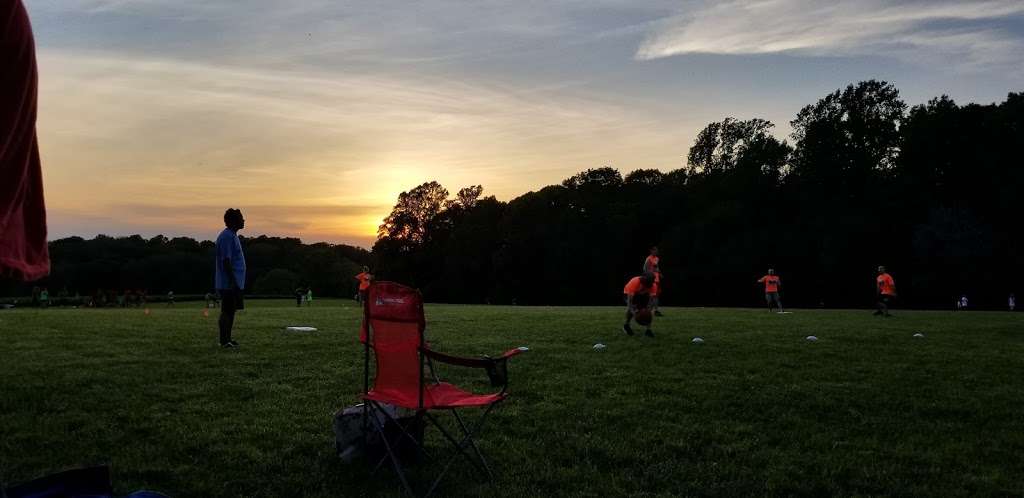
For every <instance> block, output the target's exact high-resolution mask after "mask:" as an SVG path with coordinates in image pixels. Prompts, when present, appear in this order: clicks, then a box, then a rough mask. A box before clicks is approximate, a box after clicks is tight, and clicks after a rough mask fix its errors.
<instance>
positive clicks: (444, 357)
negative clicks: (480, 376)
mask: <svg viewBox="0 0 1024 498" xmlns="http://www.w3.org/2000/svg"><path fill="white" fill-rule="evenodd" d="M420 351H422V352H423V355H424V356H426V357H427V358H430V359H431V360H437V361H439V362H441V363H447V364H449V365H456V366H460V367H470V368H487V367H488V366H490V365H491V363H492V362H493V361H494V360H492V359H490V358H486V357H485V358H466V357H463V356H452V355H450V354H444V353H440V352H438V351H434V350H433V349H428V348H425V347H424V348H420Z"/></svg>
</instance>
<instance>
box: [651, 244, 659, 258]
mask: <svg viewBox="0 0 1024 498" xmlns="http://www.w3.org/2000/svg"><path fill="white" fill-rule="evenodd" d="M657 255H658V246H651V256H657Z"/></svg>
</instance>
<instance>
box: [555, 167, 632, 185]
mask: <svg viewBox="0 0 1024 498" xmlns="http://www.w3.org/2000/svg"><path fill="white" fill-rule="evenodd" d="M620 185H622V174H621V173H619V171H618V170H616V169H615V168H612V167H608V166H606V167H603V168H596V169H588V170H586V171H584V172H582V173H579V174H576V175H573V176H571V177H569V178H567V179H565V181H563V182H562V186H563V187H566V188H570V189H580V188H616V187H619V186H620Z"/></svg>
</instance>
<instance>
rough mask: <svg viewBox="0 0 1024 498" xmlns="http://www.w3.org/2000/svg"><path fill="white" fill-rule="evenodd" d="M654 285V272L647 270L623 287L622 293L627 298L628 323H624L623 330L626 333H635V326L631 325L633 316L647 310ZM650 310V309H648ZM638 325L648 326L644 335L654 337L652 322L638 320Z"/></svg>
mask: <svg viewBox="0 0 1024 498" xmlns="http://www.w3.org/2000/svg"><path fill="white" fill-rule="evenodd" d="M652 287H654V274H653V273H650V272H645V273H644V274H643V275H640V276H639V277H633V278H632V279H630V280H629V282H627V283H626V287H625V288H623V289H622V293H623V294H625V298H626V323H624V324H622V331H623V332H625V333H626V335H633V328H632V327H630V326H629V323H630V322H631V321H633V317H635V316H636V315H637V313H638V312H639V311H641V310H647V306H648V305H649V304H650V301H651V288H652ZM648 311H649V310H648ZM637 324H638V325H642V326H644V327H646V330H644V335H645V336H647V337H654V332H651V324H650V323H647V324H643V323H640V322H639V321H637Z"/></svg>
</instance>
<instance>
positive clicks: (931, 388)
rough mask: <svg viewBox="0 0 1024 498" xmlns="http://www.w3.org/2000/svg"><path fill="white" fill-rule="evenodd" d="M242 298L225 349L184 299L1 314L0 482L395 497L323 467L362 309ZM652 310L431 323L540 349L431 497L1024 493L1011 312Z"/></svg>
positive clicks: (444, 312) (1016, 343)
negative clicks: (95, 468) (468, 460)
mask: <svg viewBox="0 0 1024 498" xmlns="http://www.w3.org/2000/svg"><path fill="white" fill-rule="evenodd" d="M248 304H249V309H248V310H246V311H245V313H244V314H241V315H239V317H238V319H237V324H236V333H235V337H236V339H238V340H239V341H240V342H241V343H242V348H241V349H240V350H238V351H223V350H220V349H219V348H217V347H216V334H217V333H216V314H215V313H216V312H214V313H211V315H210V317H208V318H205V317H203V316H202V314H201V308H200V307H199V306H200V305H199V304H194V303H186V304H179V305H178V306H177V307H175V308H167V307H164V306H163V305H157V306H153V308H152V310H153V312H152V314H151V315H149V316H146V315H144V314H143V313H142V312H141V311H139V310H135V309H131V310H86V309H77V310H76V309H50V310H7V311H0V478H3V479H5V480H6V481H8V482H9V483H10V482H19V481H23V480H27V479H31V478H33V477H36V476H38V475H41V474H44V473H47V472H52V471H57V470H60V469H63V468H67V467H71V466H76V465H81V464H88V463H109V464H111V465H112V466H113V471H114V478H115V485H116V487H117V489H118V491H119V492H127V491H130V490H133V489H139V488H149V489H155V490H159V491H163V492H165V493H168V494H171V495H174V496H268V497H270V496H324V497H327V496H354V495H363V494H369V495H375V494H376V495H382V496H391V495H398V494H399V488H398V484H397V483H398V481H397V479H396V478H395V477H394V474H393V473H392V472H390V471H387V472H383V473H381V474H379V475H378V476H377V478H376V479H369V478H368V477H367V472H366V470H365V468H364V467H363V466H360V465H354V466H346V465H343V464H341V463H340V462H339V461H338V459H337V458H336V457H335V455H334V453H333V450H334V448H333V435H332V432H331V417H332V414H333V412H334V411H335V410H336V409H338V408H341V407H344V406H347V405H351V404H353V403H354V402H356V398H357V395H358V393H359V392H360V389H361V387H362V380H361V379H362V349H361V348H360V347H359V346H358V345H357V342H356V335H357V328H358V323H359V313H358V310H357V308H355V307H354V305H353V303H352V302H351V301H328V300H318V301H316V303H315V306H314V307H312V308H302V309H297V308H295V307H294V306H292V305H290V304H289V303H288V302H286V301H274V302H267V301H263V302H260V301H251V302H249V303H248ZM665 312H666V314H667V315H668V316H667V317H666V318H664V319H659V320H658V321H657V322H656V323H655V326H656V327H655V331H656V332H657V333H658V336H657V338H655V339H645V338H643V337H631V338H628V337H625V336H624V335H622V334H621V332H618V331H617V327H618V325H619V322H620V318H621V310H620V309H619V308H608V307H593V308H523V307H497V306H446V305H431V306H428V309H427V318H428V326H427V334H428V337H429V338H432V339H433V340H434V341H435V342H437V343H438V344H439V347H438V349H441V350H445V351H450V352H453V353H458V354H465V355H475V354H480V353H491V354H493V353H500V352H502V351H504V350H505V349H507V348H509V347H512V346H520V345H526V346H529V347H530V349H531V351H530V352H529V353H527V354H525V355H522V356H519V357H517V358H515V359H514V360H513V361H512V364H511V381H512V383H511V392H512V397H511V398H510V400H509V401H508V402H507V403H506V404H505V405H504V406H501V407H500V408H499V409H498V410H497V411H496V412H495V413H494V414H493V415H492V419H491V421H490V422H491V424H490V426H489V427H488V428H487V429H486V430H485V434H484V436H483V437H482V439H481V443H482V447H483V450H484V452H485V453H487V454H488V455H489V456H490V457H491V459H492V461H493V462H494V463H495V467H496V470H497V473H498V478H497V482H496V484H495V485H494V486H493V487H490V486H488V485H486V484H481V483H480V481H479V480H477V479H476V478H475V477H474V476H473V475H472V474H471V473H470V472H469V471H468V467H467V466H463V467H462V468H464V469H466V470H465V471H462V472H461V473H459V474H456V475H455V476H453V477H452V478H450V479H449V480H447V481H446V484H445V485H444V486H443V488H442V492H443V494H444V495H454V496H460V495H461V496H477V495H483V494H485V493H487V494H493V495H496V496H536V497H545V496H623V495H633V496H682V495H693V496H739V495H813V496H822V495H861V496H863V495H902V496H938V495H962V496H981V495H1021V494H1024V458H1022V457H1021V455H1024V415H1022V413H1024V375H1022V372H1024V330H1022V325H1024V315H1011V314H1009V313H951V312H950V313H944V312H897V313H898V316H896V317H894V318H891V319H888V320H886V319H880V318H874V317H872V316H870V313H869V312H865V311H805V310H795V312H794V313H793V314H790V315H774V314H768V313H766V312H763V311H760V310H743V309H686V308H674V309H667V310H665ZM285 325H313V326H317V327H320V331H319V332H317V333H312V334H296V333H287V332H284V331H282V330H281V328H282V327H283V326H285ZM915 332H923V333H924V334H925V338H924V339H915V338H913V337H912V334H913V333H915ZM809 334H814V335H816V336H818V337H819V338H820V340H819V341H818V342H816V343H811V342H808V341H805V340H804V337H805V336H807V335H809ZM698 335H699V336H701V337H703V338H704V339H705V340H706V343H704V344H702V345H695V344H691V343H690V339H691V338H692V337H694V336H698ZM596 342H603V343H605V344H607V345H608V348H607V349H606V350H604V351H594V350H593V349H592V347H591V346H592V345H593V344H594V343H596ZM447 373H451V372H450V371H449V372H447ZM456 379H458V380H459V381H460V382H468V380H467V379H469V377H465V376H462V375H459V376H457V377H456ZM475 385H478V386H479V385H482V384H475ZM435 436H436V435H431V436H430V441H431V442H432V443H435V442H437V440H436V438H435ZM459 480H461V481H463V482H468V483H470V484H468V485H465V486H462V487H459V486H456V485H455V483H456V482H457V481H459Z"/></svg>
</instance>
